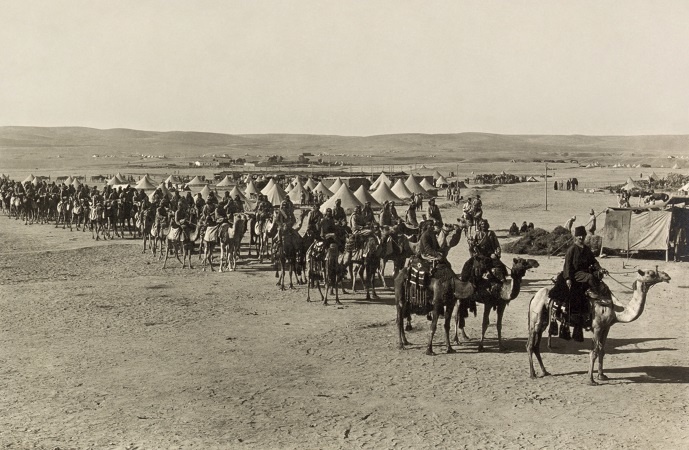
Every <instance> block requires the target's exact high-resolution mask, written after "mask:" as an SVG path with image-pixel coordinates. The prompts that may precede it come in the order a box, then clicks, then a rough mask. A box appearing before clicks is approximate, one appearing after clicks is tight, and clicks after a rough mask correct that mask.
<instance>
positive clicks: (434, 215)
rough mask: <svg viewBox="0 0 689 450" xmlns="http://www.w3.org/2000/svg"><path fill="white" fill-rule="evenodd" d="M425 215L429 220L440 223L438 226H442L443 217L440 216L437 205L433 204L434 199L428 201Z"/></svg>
mask: <svg viewBox="0 0 689 450" xmlns="http://www.w3.org/2000/svg"><path fill="white" fill-rule="evenodd" d="M426 214H428V219H429V220H431V219H433V220H434V221H437V222H440V225H441V226H442V224H443V217H442V215H441V214H440V208H438V205H436V204H435V198H431V199H430V200H428V211H427V212H426Z"/></svg>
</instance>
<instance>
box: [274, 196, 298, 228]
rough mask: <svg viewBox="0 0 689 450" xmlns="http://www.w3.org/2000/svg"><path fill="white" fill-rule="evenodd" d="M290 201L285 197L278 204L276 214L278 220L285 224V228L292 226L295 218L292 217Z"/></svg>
mask: <svg viewBox="0 0 689 450" xmlns="http://www.w3.org/2000/svg"><path fill="white" fill-rule="evenodd" d="M290 205H291V203H290V202H289V201H287V200H286V199H285V200H283V201H282V203H281V204H280V214H279V215H278V220H279V222H280V223H281V224H282V225H284V226H285V228H286V229H292V228H294V224H296V223H297V219H296V218H295V217H294V212H293V210H292V208H291V207H290Z"/></svg>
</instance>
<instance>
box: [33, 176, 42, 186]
mask: <svg viewBox="0 0 689 450" xmlns="http://www.w3.org/2000/svg"><path fill="white" fill-rule="evenodd" d="M40 182H41V180H40V179H39V178H38V177H36V178H34V179H33V180H31V184H33V185H34V186H38V183H40Z"/></svg>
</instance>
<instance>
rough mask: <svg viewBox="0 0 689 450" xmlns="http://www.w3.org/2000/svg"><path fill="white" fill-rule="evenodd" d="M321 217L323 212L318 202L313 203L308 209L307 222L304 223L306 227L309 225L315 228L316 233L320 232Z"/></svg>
mask: <svg viewBox="0 0 689 450" xmlns="http://www.w3.org/2000/svg"><path fill="white" fill-rule="evenodd" d="M322 219H323V213H321V210H320V205H319V204H318V202H316V203H314V204H313V205H312V207H311V211H309V218H308V222H307V223H306V226H307V228H309V227H311V228H313V229H314V230H316V234H319V235H320V233H321V220H322Z"/></svg>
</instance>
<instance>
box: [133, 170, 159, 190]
mask: <svg viewBox="0 0 689 450" xmlns="http://www.w3.org/2000/svg"><path fill="white" fill-rule="evenodd" d="M134 188H135V189H136V190H139V189H143V190H144V191H148V190H150V189H155V188H156V185H155V182H154V181H153V180H152V179H151V178H150V177H149V176H148V174H146V175H144V176H143V177H142V178H141V179H140V180H139V182H138V183H136V186H134Z"/></svg>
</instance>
